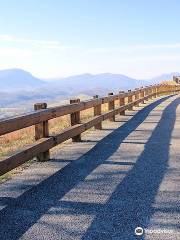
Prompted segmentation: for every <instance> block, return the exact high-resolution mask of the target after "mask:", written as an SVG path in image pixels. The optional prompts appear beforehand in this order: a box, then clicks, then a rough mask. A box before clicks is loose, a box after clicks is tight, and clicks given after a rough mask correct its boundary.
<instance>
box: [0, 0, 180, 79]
mask: <svg viewBox="0 0 180 240" xmlns="http://www.w3.org/2000/svg"><path fill="white" fill-rule="evenodd" d="M179 11H180V1H179V0H171V1H170V0H156V1H155V0H151V1H148V0H144V1H143V0H6V1H4V0H0V69H5V68H12V67H13V68H15V67H18V68H23V69H25V70H28V71H30V72H32V73H33V74H34V75H36V76H38V77H44V78H49V77H58V76H60V77H62V76H68V75H73V74H81V73H85V72H89V73H101V72H112V73H122V74H126V75H130V76H133V77H139V78H148V77H151V76H154V75H157V74H161V73H164V72H172V71H179V70H180V69H179V66H180V31H179V21H180V20H179V19H180V16H179Z"/></svg>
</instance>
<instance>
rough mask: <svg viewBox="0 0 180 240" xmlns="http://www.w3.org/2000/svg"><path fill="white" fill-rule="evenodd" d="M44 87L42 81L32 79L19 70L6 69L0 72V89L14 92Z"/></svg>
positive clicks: (28, 74)
mask: <svg viewBox="0 0 180 240" xmlns="http://www.w3.org/2000/svg"><path fill="white" fill-rule="evenodd" d="M44 85H45V82H44V81H43V80H40V79H39V78H36V77H34V76H33V75H32V74H30V73H29V72H26V71H24V70H21V69H7V70H1V71H0V89H1V90H8V91H14V90H19V89H21V90H22V89H26V90H28V89H33V88H37V87H42V86H44Z"/></svg>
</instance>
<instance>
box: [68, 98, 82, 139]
mask: <svg viewBox="0 0 180 240" xmlns="http://www.w3.org/2000/svg"><path fill="white" fill-rule="evenodd" d="M73 103H80V99H79V98H77V99H71V100H70V104H73ZM70 119H71V126H74V125H76V124H79V123H80V111H78V112H74V113H71V114H70ZM72 141H73V142H80V141H81V134H78V135H76V136H74V137H73V138H72Z"/></svg>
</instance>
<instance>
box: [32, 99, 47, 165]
mask: <svg viewBox="0 0 180 240" xmlns="http://www.w3.org/2000/svg"><path fill="white" fill-rule="evenodd" d="M46 108H47V103H36V104H34V110H36V111H37V110H41V109H46ZM48 136H49V126H48V121H43V122H41V123H38V124H36V125H35V140H39V139H41V138H46V137H48ZM49 159H50V151H46V152H42V153H40V154H38V155H37V160H38V161H40V162H44V161H48V160H49Z"/></svg>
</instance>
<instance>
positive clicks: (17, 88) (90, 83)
mask: <svg viewBox="0 0 180 240" xmlns="http://www.w3.org/2000/svg"><path fill="white" fill-rule="evenodd" d="M173 75H180V73H169V74H163V75H161V76H157V77H155V78H152V79H146V80H138V79H134V78H131V77H128V76H125V75H122V74H112V73H102V74H95V75H93V74H82V75H76V76H70V77H66V78H59V79H51V80H49V81H47V80H43V79H39V78H36V77H34V76H33V75H32V74H30V73H29V72H26V71H24V70H21V69H8V70H1V71H0V95H1V98H0V107H12V106H13V107H14V106H15V107H16V106H17V105H18V106H19V105H21V106H23V107H24V105H29V106H32V105H33V103H34V102H38V101H47V102H52V103H53V102H59V101H61V100H63V99H66V98H69V97H71V96H77V95H79V94H83V95H85V96H88V97H90V96H93V95H95V94H99V95H100V96H101V95H106V94H107V93H108V92H110V91H113V92H118V91H120V90H127V89H134V88H136V87H140V86H144V85H150V84H152V83H153V84H154V83H158V82H160V81H162V80H169V79H172V76H173Z"/></svg>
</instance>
